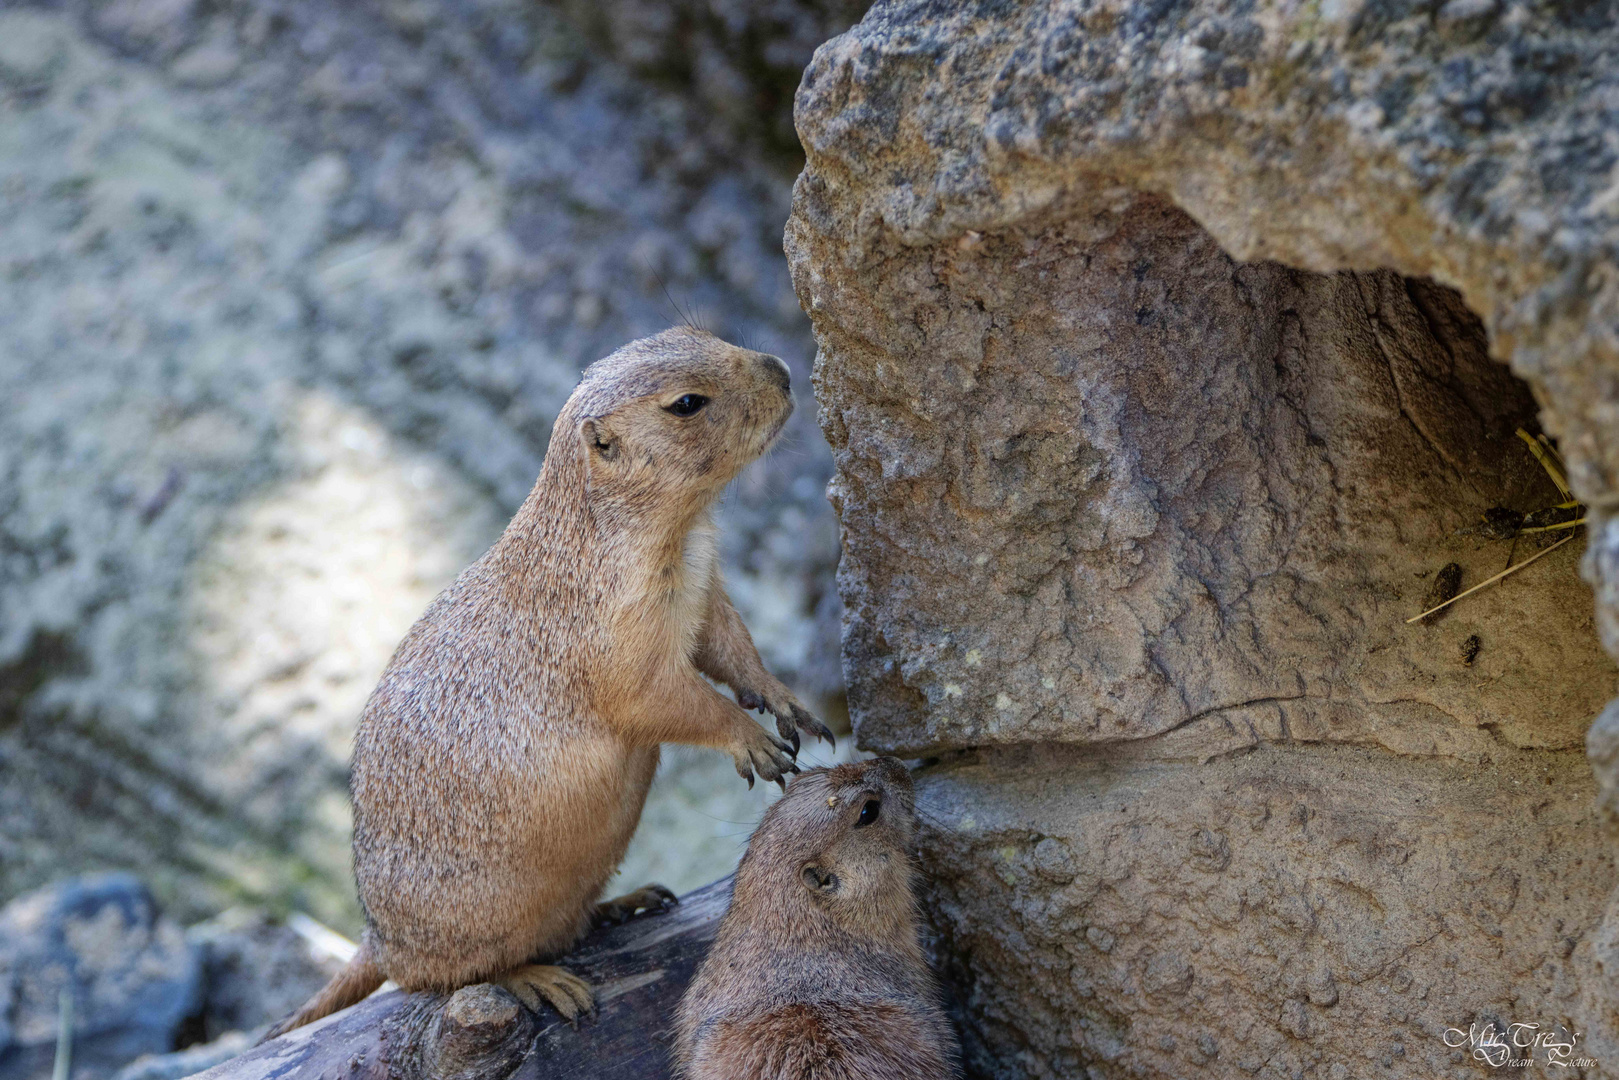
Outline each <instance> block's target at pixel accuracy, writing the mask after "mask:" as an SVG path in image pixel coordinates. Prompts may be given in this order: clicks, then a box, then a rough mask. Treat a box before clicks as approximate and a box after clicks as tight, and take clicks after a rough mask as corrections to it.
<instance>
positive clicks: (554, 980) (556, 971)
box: [489, 964, 596, 1023]
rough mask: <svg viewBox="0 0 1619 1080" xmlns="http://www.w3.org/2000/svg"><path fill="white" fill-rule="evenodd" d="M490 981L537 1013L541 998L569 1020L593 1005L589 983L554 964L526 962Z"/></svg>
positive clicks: (591, 1009)
mask: <svg viewBox="0 0 1619 1080" xmlns="http://www.w3.org/2000/svg"><path fill="white" fill-rule="evenodd" d="M489 981H490V982H492V983H494V984H495V985H496V986H504V987H505V988H506V989H508V990H510V991H511V992H512V993H513V994H515V995H516V996H517V1000H518V1001H521V1002H522V1003H523V1004H524V1005H527V1006H528V1007H529V1008H530V1009H531V1010H533V1011H534V1012H536V1013H537V1012H539V1011H540V1002H541V1001H544V1002H545V1003H546V1004H548V1005H550V1006H551V1008H553V1009H555V1010H556V1011H557V1012H559V1013H561V1014H562V1016H563V1018H564V1019H565V1020H567V1021H568V1022H569V1023H573V1022H574V1021H576V1020H578V1019H579V1017H580V1016H582V1015H583V1014H585V1013H588V1012H591V1011H593V1010H594V1009H595V1008H596V995H595V994H594V993H593V992H592V991H591V989H590V984H589V983H587V982H585V980H583V979H581V978H580V977H579V976H577V975H575V974H574V973H573V972H571V971H569V970H568V969H566V968H560V967H557V966H556V965H555V964H526V965H524V966H523V967H520V968H517V969H515V970H513V971H508V972H507V973H506V974H505V975H502V976H501V977H500V978H498V979H491V980H489Z"/></svg>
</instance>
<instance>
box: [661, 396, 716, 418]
mask: <svg viewBox="0 0 1619 1080" xmlns="http://www.w3.org/2000/svg"><path fill="white" fill-rule="evenodd" d="M707 404H708V399H707V398H706V397H704V396H703V395H701V394H681V395H680V396H679V397H677V398H675V400H674V401H673V402H671V403H670V404H668V405H665V406H664V409H666V410H667V411H669V412H672V413H674V414H675V415H676V416H690V415H692V414H693V413H695V412H696V411H697V410H698V409H701V408H702V407H703V406H704V405H707Z"/></svg>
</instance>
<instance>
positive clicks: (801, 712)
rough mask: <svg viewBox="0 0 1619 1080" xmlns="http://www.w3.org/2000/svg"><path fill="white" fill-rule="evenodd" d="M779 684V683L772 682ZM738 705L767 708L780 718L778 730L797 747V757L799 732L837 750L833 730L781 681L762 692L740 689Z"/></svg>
mask: <svg viewBox="0 0 1619 1080" xmlns="http://www.w3.org/2000/svg"><path fill="white" fill-rule="evenodd" d="M771 681H772V682H775V680H771ZM736 700H737V704H739V705H741V706H742V707H743V708H744V709H764V710H766V711H767V712H769V713H770V714H771V715H772V716H774V717H775V718H776V730H777V731H778V732H780V733H781V737H782V738H784V739H787V740H790V741H791V742H792V744H793V755H794V757H796V756H797V755H798V733H799V732H800V731H802V732H803V733H804V734H806V735H814V736H815V737H816V738H818V739H825V740H826V741H827V742H828V743H830V744H831V745H832V748H833V749H836V748H837V745H838V740H837V736H835V735H833V734H832V729H831V728H829V727H827V726H826V725H825V724H823V723H821V722H820V721H819V720H817V719H816V718H815V714H814V713H812V712H810V711H809V710H808V709H806V708H804V704H803V702H801V701H799V700H798V698H796V697H794V696H793V692H792V691H791V690H789V689H787V687H785V686H783V685H782V684H781V683H780V682H775V685H774V686H769V687H764V688H762V689H760V690H738V691H737V694H736Z"/></svg>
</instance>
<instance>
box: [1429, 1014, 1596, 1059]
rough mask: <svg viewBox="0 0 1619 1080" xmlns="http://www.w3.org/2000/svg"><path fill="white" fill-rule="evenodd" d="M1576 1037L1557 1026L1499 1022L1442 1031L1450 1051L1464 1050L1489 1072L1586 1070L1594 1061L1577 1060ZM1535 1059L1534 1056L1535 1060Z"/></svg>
mask: <svg viewBox="0 0 1619 1080" xmlns="http://www.w3.org/2000/svg"><path fill="white" fill-rule="evenodd" d="M1579 1039H1580V1036H1579V1033H1578V1032H1576V1031H1570V1030H1569V1029H1568V1028H1565V1027H1564V1026H1563V1025H1561V1024H1528V1023H1511V1024H1503V1023H1501V1022H1500V1021H1499V1020H1486V1021H1484V1022H1482V1023H1472V1024H1469V1025H1468V1026H1467V1029H1466V1030H1465V1031H1464V1030H1463V1029H1461V1028H1446V1029H1445V1034H1444V1040H1445V1045H1446V1046H1449V1047H1451V1048H1452V1049H1459V1048H1462V1047H1467V1048H1468V1049H1470V1050H1471V1051H1472V1056H1473V1060H1474V1061H1482V1062H1484V1063H1485V1064H1486V1065H1489V1066H1490V1067H1491V1068H1495V1069H1499V1068H1502V1067H1503V1066H1505V1067H1509V1068H1519V1069H1523V1068H1534V1067H1535V1066H1536V1065H1542V1064H1543V1065H1545V1066H1547V1067H1548V1068H1553V1069H1574V1068H1580V1069H1590V1068H1595V1067H1596V1059H1595V1058H1588V1057H1580V1056H1577V1055H1578V1053H1579V1051H1578V1050H1577V1049H1576V1046H1575V1044H1576V1043H1578V1042H1579ZM1537 1055H1538V1056H1537Z"/></svg>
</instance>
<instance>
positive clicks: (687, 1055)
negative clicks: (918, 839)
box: [676, 758, 956, 1080]
mask: <svg viewBox="0 0 1619 1080" xmlns="http://www.w3.org/2000/svg"><path fill="white" fill-rule="evenodd" d="M873 803H875V804H876V807H875V809H873V807H872V806H871V804H873ZM863 815H867V816H870V818H871V820H869V821H866V820H865V819H864V817H863ZM915 833H916V818H915V802H914V796H913V794H912V789H911V779H910V776H909V774H908V773H907V772H906V771H905V767H904V766H903V765H902V764H900V763H899V762H898V761H895V760H894V759H893V758H877V759H874V760H872V761H863V762H856V763H854V764H851V765H839V766H836V767H835V768H832V769H826V770H817V771H814V772H808V773H805V774H804V775H803V776H800V777H798V778H797V779H796V780H794V781H793V784H792V786H791V787H790V788H788V789H787V794H786V795H784V796H783V797H782V799H781V800H780V801H779V802H777V803H776V805H774V806H772V807H771V808H770V810H769V811H767V812H766V814H765V816H764V819H763V820H762V821H761V822H760V823H759V828H758V830H757V831H755V832H754V834H753V839H752V840H751V841H750V842H749V844H748V851H747V854H746V855H744V856H743V858H742V865H741V867H740V868H738V870H737V874H736V886H735V888H734V889H733V891H732V897H731V908H730V910H729V911H727V912H726V915H725V919H724V921H723V922H722V923H721V924H720V932H719V936H718V938H717V939H716V940H715V942H714V946H713V948H712V949H711V950H710V951H709V954H708V957H707V958H706V959H705V960H704V961H703V966H702V967H701V968H700V969H699V970H698V972H697V976H696V978H695V979H693V980H692V984H691V986H690V988H689V989H687V991H686V995H685V997H684V998H683V999H682V1000H681V1002H680V1011H679V1015H678V1036H677V1042H676V1058H677V1063H678V1066H679V1070H680V1074H681V1075H682V1076H683V1077H684V1078H685V1080H948V1078H950V1077H953V1076H955V1075H956V1072H955V1059H956V1041H955V1035H954V1033H953V1032H952V1031H951V1029H950V1024H949V1021H948V1020H947V1019H946V1018H945V1016H944V1013H943V1011H942V1010H941V1009H940V1007H939V1003H938V985H937V983H936V982H935V980H934V978H933V974H932V972H931V971H929V969H928V966H927V961H926V960H925V958H924V957H923V955H922V948H921V945H920V943H919V942H918V940H917V930H918V916H917V911H916V904H915V900H914V898H913V895H912V892H911V879H912V873H913V871H912V864H911V859H910V854H909V850H910V844H911V841H912V838H913V837H914V836H915Z"/></svg>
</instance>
